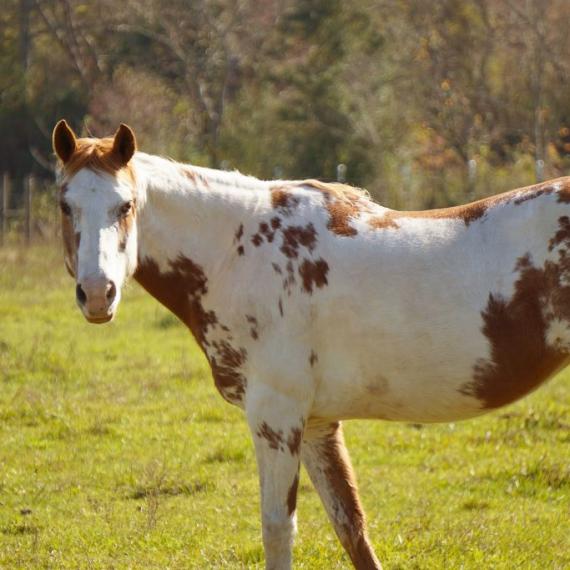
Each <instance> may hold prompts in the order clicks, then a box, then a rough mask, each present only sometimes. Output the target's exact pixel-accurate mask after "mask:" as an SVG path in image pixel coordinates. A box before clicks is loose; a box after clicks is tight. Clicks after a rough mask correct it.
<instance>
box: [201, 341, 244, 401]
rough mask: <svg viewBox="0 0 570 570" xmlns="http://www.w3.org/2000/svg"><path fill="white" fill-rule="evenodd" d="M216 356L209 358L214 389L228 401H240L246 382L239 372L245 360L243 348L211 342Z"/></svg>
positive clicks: (221, 342)
mask: <svg viewBox="0 0 570 570" xmlns="http://www.w3.org/2000/svg"><path fill="white" fill-rule="evenodd" d="M212 346H213V348H214V349H215V351H216V354H212V355H211V356H210V357H209V361H210V365H211V367H212V375H213V376H214V381H215V383H216V387H217V388H218V390H219V391H220V393H221V394H222V395H223V396H224V398H226V399H227V400H229V401H232V402H233V401H234V400H237V401H241V400H242V398H243V396H244V395H245V388H246V385H247V381H246V378H245V376H244V375H243V374H242V373H241V372H240V371H239V370H240V368H241V367H242V366H243V365H244V364H245V361H246V360H247V351H246V350H245V348H235V347H234V346H232V345H231V344H230V343H229V341H227V340H222V341H212Z"/></svg>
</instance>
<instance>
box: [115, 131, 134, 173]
mask: <svg viewBox="0 0 570 570" xmlns="http://www.w3.org/2000/svg"><path fill="white" fill-rule="evenodd" d="M136 150H137V140H136V139H135V133H134V132H133V130H132V129H131V127H129V126H127V125H125V124H124V123H121V125H120V127H119V128H118V129H117V132H116V133H115V137H114V139H113V154H114V155H115V156H116V157H117V158H118V160H119V162H120V163H121V164H122V165H123V166H125V165H126V164H127V162H129V160H131V158H132V156H133V154H135V151H136Z"/></svg>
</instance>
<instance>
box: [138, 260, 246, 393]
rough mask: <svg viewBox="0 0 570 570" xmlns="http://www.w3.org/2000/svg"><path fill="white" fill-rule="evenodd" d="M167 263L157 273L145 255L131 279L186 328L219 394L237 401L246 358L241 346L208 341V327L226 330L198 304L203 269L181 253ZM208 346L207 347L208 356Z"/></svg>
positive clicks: (204, 283) (203, 281) (243, 384)
mask: <svg viewBox="0 0 570 570" xmlns="http://www.w3.org/2000/svg"><path fill="white" fill-rule="evenodd" d="M169 265H170V268H171V269H170V271H166V272H161V271H160V269H159V267H158V264H157V263H156V262H155V261H154V260H153V259H150V258H145V259H143V260H140V261H139V265H138V267H137V270H136V272H135V275H134V278H135V279H136V281H138V283H139V284H140V285H142V287H143V288H144V289H146V290H147V291H148V292H149V293H150V294H151V295H152V296H153V297H155V298H156V299H158V301H160V302H161V303H162V304H163V305H164V306H165V307H166V308H168V309H170V310H171V311H172V312H173V313H174V314H175V315H176V316H177V317H178V318H179V319H180V320H181V321H182V322H184V323H185V324H186V326H187V327H188V328H189V329H190V331H191V332H192V334H193V335H194V338H195V339H196V342H197V343H198V345H199V346H200V348H201V349H202V350H203V351H204V353H205V354H206V356H207V357H208V360H209V362H210V365H211V367H212V374H213V376H214V381H215V383H216V387H217V388H218V390H219V391H220V393H221V394H222V396H223V397H224V398H225V399H226V400H228V401H231V402H232V403H236V402H237V401H240V400H241V398H242V397H243V394H244V393H245V389H246V385H247V382H246V379H245V377H244V376H243V374H242V373H241V371H240V368H241V367H242V366H243V364H244V363H245V360H246V358H247V353H246V351H245V349H243V348H234V347H233V346H232V345H231V344H230V343H229V342H228V341H227V340H222V341H215V344H214V343H210V342H209V341H208V338H207V333H208V331H209V329H210V328H216V327H217V326H220V328H221V329H222V330H226V329H227V327H224V326H223V325H220V324H219V323H218V318H217V316H216V313H215V312H214V311H212V310H206V309H205V308H204V306H203V304H202V298H203V296H204V295H206V293H207V292H208V285H207V283H208V281H207V278H206V275H205V273H204V271H203V269H202V268H201V267H200V266H199V265H197V264H195V263H194V262H193V261H192V260H191V259H189V258H187V257H184V256H182V255H180V256H179V257H178V258H177V259H175V260H173V261H170V262H169ZM208 347H211V351H210V352H211V353H212V355H211V356H209V355H208V351H207V348H208Z"/></svg>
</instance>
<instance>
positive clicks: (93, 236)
mask: <svg viewBox="0 0 570 570" xmlns="http://www.w3.org/2000/svg"><path fill="white" fill-rule="evenodd" d="M53 147H54V150H55V152H56V154H57V156H58V158H59V159H60V161H61V166H62V168H61V194H60V205H61V215H62V235H63V244H64V254H65V265H66V267H67V269H68V271H69V273H70V274H71V275H72V276H73V277H74V278H75V280H76V298H77V304H78V306H79V308H80V309H81V311H82V312H83V315H84V316H85V318H86V319H87V320H88V321H89V322H90V323H106V322H108V321H110V320H111V319H112V318H113V317H114V316H115V312H116V310H117V306H118V304H119V301H120V298H121V288H122V286H123V284H124V282H125V280H126V279H127V277H129V276H130V275H131V274H132V273H133V272H134V270H135V268H136V263H137V225H136V188H135V180H134V175H133V173H132V169H131V168H130V165H129V161H130V159H131V157H132V156H133V154H134V152H135V149H136V143H135V138H134V134H133V132H132V131H131V130H130V129H129V127H127V126H126V125H121V126H120V127H119V129H118V130H117V132H116V133H115V136H114V138H109V139H77V138H76V137H75V135H74V133H73V131H72V130H71V129H70V128H69V126H68V125H67V123H66V122H65V121H60V122H59V123H58V124H57V126H56V127H55V129H54V133H53Z"/></svg>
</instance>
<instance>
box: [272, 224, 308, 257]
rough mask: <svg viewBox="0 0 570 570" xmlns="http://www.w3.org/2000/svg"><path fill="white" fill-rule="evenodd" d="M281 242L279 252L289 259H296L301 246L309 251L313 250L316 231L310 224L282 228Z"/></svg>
mask: <svg viewBox="0 0 570 570" xmlns="http://www.w3.org/2000/svg"><path fill="white" fill-rule="evenodd" d="M282 233H283V242H282V244H281V248H280V249H281V252H282V253H283V254H284V255H285V256H286V257H289V258H296V257H297V256H298V255H299V248H300V247H301V246H303V247H305V248H307V249H308V250H309V251H313V249H315V245H316V243H317V231H316V230H315V226H313V224H312V223H308V224H307V225H306V226H287V227H286V228H283V230H282Z"/></svg>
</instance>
